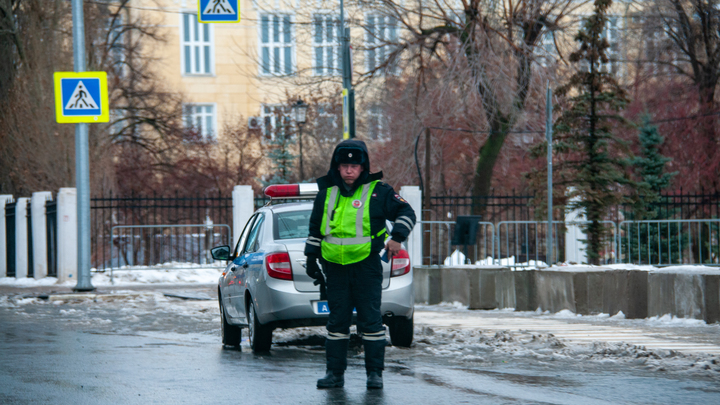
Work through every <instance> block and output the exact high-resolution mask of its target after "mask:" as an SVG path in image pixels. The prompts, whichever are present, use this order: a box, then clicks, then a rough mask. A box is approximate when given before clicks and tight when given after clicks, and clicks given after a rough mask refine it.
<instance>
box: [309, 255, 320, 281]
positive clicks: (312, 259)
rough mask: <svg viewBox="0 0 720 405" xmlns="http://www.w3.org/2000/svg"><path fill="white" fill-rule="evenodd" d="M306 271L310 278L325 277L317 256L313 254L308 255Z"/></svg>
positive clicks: (318, 278)
mask: <svg viewBox="0 0 720 405" xmlns="http://www.w3.org/2000/svg"><path fill="white" fill-rule="evenodd" d="M305 273H306V274H307V275H308V276H310V278H312V279H315V280H316V281H317V280H323V279H324V277H323V274H322V270H320V266H318V262H317V256H314V255H311V256H308V257H307V264H306V265H305ZM323 281H324V280H323ZM316 285H317V284H316Z"/></svg>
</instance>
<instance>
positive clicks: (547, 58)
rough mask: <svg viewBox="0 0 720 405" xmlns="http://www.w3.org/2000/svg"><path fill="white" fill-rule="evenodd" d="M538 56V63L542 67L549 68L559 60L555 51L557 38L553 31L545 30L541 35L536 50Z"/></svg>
mask: <svg viewBox="0 0 720 405" xmlns="http://www.w3.org/2000/svg"><path fill="white" fill-rule="evenodd" d="M535 52H536V54H537V55H538V63H539V64H540V66H542V67H548V66H549V65H550V64H552V63H554V62H555V60H556V59H557V54H556V51H555V36H554V33H553V32H552V31H549V30H545V31H543V32H542V33H540V38H539V41H538V45H537V47H536V48H535Z"/></svg>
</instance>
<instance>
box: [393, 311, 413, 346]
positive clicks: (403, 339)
mask: <svg viewBox="0 0 720 405" xmlns="http://www.w3.org/2000/svg"><path fill="white" fill-rule="evenodd" d="M388 326H389V327H390V342H392V345H393V346H398V347H410V345H411V344H412V341H413V334H414V333H415V331H414V327H415V325H414V322H413V316H410V318H405V317H404V316H396V317H393V318H392V319H390V322H389V325H388Z"/></svg>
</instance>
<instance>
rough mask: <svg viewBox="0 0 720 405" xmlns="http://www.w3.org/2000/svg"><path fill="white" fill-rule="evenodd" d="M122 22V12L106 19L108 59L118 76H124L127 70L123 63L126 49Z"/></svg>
mask: <svg viewBox="0 0 720 405" xmlns="http://www.w3.org/2000/svg"><path fill="white" fill-rule="evenodd" d="M113 23H114V24H113ZM124 23H125V18H124V16H123V15H122V14H117V15H116V16H114V17H109V18H108V19H107V29H108V35H107V39H108V43H107V47H108V48H107V49H108V58H109V59H110V63H111V66H112V69H113V71H114V72H115V75H116V76H118V77H124V76H125V73H126V72H127V67H126V65H125V63H126V61H127V55H126V51H127V50H126V49H125V33H124V32H123V29H124V28H125V27H124Z"/></svg>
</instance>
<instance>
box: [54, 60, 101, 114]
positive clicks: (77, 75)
mask: <svg viewBox="0 0 720 405" xmlns="http://www.w3.org/2000/svg"><path fill="white" fill-rule="evenodd" d="M62 79H100V101H98V103H99V104H100V115H79V116H78V115H73V116H65V115H63V100H62V87H61V85H60V81H61V80H62ZM53 81H54V83H55V119H56V120H57V122H58V123H60V124H78V123H96V122H110V103H109V101H108V85H107V73H106V72H55V73H53Z"/></svg>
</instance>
